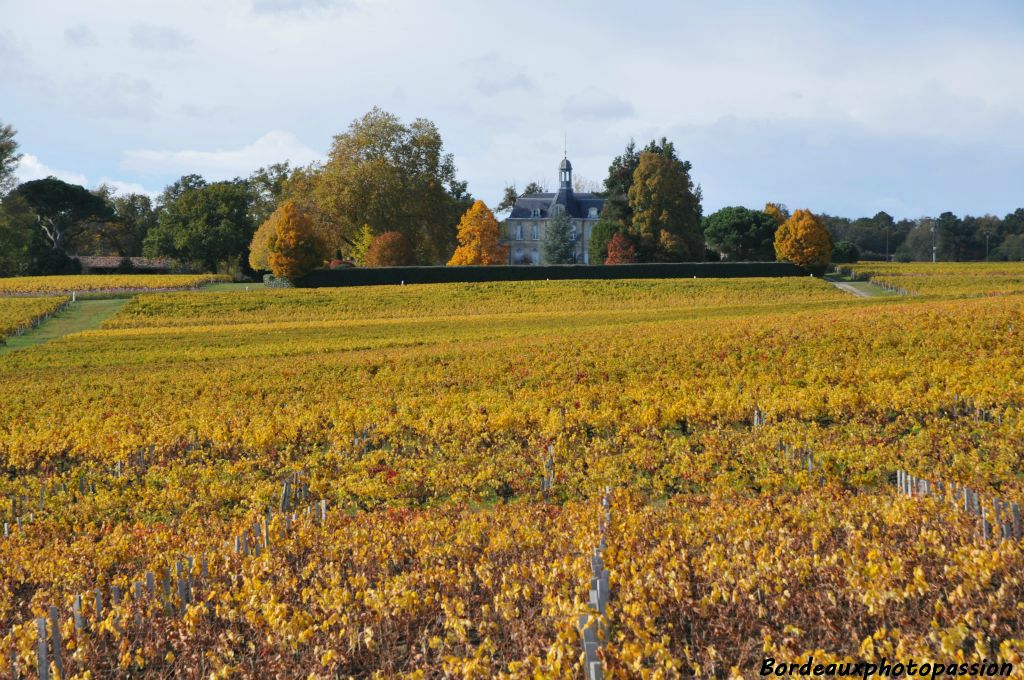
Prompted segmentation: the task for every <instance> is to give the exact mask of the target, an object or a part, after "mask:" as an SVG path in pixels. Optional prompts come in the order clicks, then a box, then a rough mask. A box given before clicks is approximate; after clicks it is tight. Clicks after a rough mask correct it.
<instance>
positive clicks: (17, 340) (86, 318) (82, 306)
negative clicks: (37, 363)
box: [0, 298, 127, 355]
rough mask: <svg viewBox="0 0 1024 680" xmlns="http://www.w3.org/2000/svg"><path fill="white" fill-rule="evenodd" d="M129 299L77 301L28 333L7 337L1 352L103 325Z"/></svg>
mask: <svg viewBox="0 0 1024 680" xmlns="http://www.w3.org/2000/svg"><path fill="white" fill-rule="evenodd" d="M125 302H127V299H124V298H121V299H110V300H79V301H77V302H73V303H72V304H71V305H70V306H69V307H68V308H67V309H66V310H64V311H63V312H61V313H60V314H57V315H56V316H54V317H52V318H51V319H50V320H49V321H46V322H44V323H42V324H40V325H39V326H37V327H36V328H34V329H32V330H31V331H29V332H27V333H25V334H24V335H21V336H16V337H10V338H7V344H6V345H0V355H2V354H4V353H6V352H11V351H13V350H16V349H20V348H23V347H31V346H32V345H39V344H42V343H44V342H49V341H50V340H56V339H57V338H62V337H64V336H65V335H68V334H70V333H78V332H79V331H89V330H93V329H96V328H99V327H100V324H101V323H103V322H104V321H105V320H106V319H108V318H110V317H111V316H113V315H114V314H116V313H117V311H118V310H119V309H121V307H122V306H123V305H124V303H125Z"/></svg>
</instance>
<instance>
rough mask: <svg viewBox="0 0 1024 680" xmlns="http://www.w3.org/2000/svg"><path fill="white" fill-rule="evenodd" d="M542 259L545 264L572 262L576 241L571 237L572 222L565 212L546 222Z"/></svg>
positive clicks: (574, 255) (574, 257) (573, 260)
mask: <svg viewBox="0 0 1024 680" xmlns="http://www.w3.org/2000/svg"><path fill="white" fill-rule="evenodd" d="M543 248H544V260H545V262H546V263H547V264H574V263H575V262H576V242H575V241H573V239H572V222H571V221H570V220H569V216H568V215H566V214H565V213H562V214H560V215H557V216H556V217H555V218H554V219H552V220H551V221H550V222H548V226H547V228H546V229H545V231H544V244H543Z"/></svg>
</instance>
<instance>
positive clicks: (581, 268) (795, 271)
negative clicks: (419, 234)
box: [296, 262, 807, 288]
mask: <svg viewBox="0 0 1024 680" xmlns="http://www.w3.org/2000/svg"><path fill="white" fill-rule="evenodd" d="M752 276H770V277H776V276H807V272H806V271H805V270H803V269H801V268H800V267H798V266H796V265H794V264H790V263H788V262H674V263H651V264H616V265H572V264H559V265H546V266H530V265H519V266H510V265H491V266H488V267H370V268H362V267H351V268H347V269H317V270H316V271H314V272H311V273H310V274H307V275H306V276H305V277H304V278H302V279H300V280H299V281H298V282H296V285H298V286H300V287H302V288H332V287H338V286H379V285H397V284H401V283H470V282H472V283H478V282H483V281H543V280H545V279H691V278H694V277H696V278H719V279H728V278H738V277H752Z"/></svg>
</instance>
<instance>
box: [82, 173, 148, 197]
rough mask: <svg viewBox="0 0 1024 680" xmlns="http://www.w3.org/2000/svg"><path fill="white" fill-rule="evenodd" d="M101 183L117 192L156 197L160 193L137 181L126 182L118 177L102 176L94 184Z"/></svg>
mask: <svg viewBox="0 0 1024 680" xmlns="http://www.w3.org/2000/svg"><path fill="white" fill-rule="evenodd" d="M101 184H106V185H107V186H108V187H110V188H112V189H113V190H114V191H115V192H116V193H118V194H142V195H144V196H149V197H150V198H156V197H157V196H159V195H160V192H159V191H153V190H152V189H147V188H146V187H144V186H142V185H141V184H138V183H137V182H126V181H124V180H120V179H111V178H110V177H103V178H101V179H100V181H99V182H98V183H97V185H96V186H99V185H101Z"/></svg>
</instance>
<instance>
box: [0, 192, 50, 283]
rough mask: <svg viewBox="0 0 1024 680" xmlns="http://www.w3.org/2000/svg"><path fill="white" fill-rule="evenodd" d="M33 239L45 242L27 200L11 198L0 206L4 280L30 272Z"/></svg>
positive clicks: (0, 273) (0, 272)
mask: <svg viewBox="0 0 1024 680" xmlns="http://www.w3.org/2000/svg"><path fill="white" fill-rule="evenodd" d="M33 237H36V238H41V236H39V235H38V228H37V227H36V216H35V215H34V214H33V213H32V209H31V208H29V206H28V203H26V202H25V199H23V198H21V197H19V196H7V197H6V198H5V199H4V200H3V202H2V203H0V276H24V275H26V274H28V273H29V272H30V270H31V268H32V255H33V253H32V242H33Z"/></svg>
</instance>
